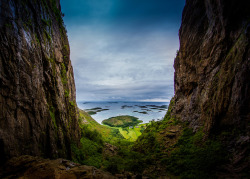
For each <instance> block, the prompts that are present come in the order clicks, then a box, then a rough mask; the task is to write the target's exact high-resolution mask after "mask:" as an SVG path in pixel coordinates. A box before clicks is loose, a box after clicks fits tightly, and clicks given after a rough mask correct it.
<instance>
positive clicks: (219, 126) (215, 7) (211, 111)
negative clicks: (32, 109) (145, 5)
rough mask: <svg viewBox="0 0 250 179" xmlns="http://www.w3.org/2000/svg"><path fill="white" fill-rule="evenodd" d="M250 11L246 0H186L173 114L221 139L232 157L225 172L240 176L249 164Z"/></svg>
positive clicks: (176, 62) (208, 134)
mask: <svg viewBox="0 0 250 179" xmlns="http://www.w3.org/2000/svg"><path fill="white" fill-rule="evenodd" d="M249 8H250V4H249V3H248V2H247V1H243V0H242V1H237V0H204V1H200V0H187V1H186V5H185V8H184V11H183V16H182V25H181V28H180V31H179V37H180V49H179V51H178V52H177V56H176V59H175V63H174V68H175V96H174V98H173V100H172V101H171V104H172V108H171V112H170V114H171V116H172V117H174V118H177V119H178V120H181V121H184V122H188V123H189V127H191V128H192V129H193V131H197V130H199V129H202V130H203V131H204V132H205V134H206V137H207V138H213V139H216V140H219V141H220V142H221V143H222V144H223V147H224V149H225V151H226V152H227V153H228V154H229V155H230V157H229V163H228V164H227V166H226V167H225V173H227V174H229V176H230V177H232V176H235V177H236V178H237V177H239V174H241V173H242V172H243V173H244V171H245V172H246V171H249V166H250V160H249V153H250V145H249V144H250V48H249V47H250V11H249ZM229 176H223V175H222V176H221V177H222V178H227V177H229ZM230 177H229V178H230Z"/></svg>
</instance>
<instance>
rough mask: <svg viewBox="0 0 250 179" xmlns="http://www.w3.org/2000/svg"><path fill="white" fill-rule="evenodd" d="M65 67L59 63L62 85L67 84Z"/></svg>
mask: <svg viewBox="0 0 250 179" xmlns="http://www.w3.org/2000/svg"><path fill="white" fill-rule="evenodd" d="M66 73H67V72H66V67H65V65H64V63H61V79H62V83H63V85H66V84H67V74H66Z"/></svg>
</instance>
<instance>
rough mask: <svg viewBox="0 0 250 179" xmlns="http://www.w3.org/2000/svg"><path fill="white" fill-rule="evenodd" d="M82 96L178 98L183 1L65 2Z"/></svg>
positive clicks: (79, 96)
mask: <svg viewBox="0 0 250 179" xmlns="http://www.w3.org/2000/svg"><path fill="white" fill-rule="evenodd" d="M61 3H62V11H63V12H64V13H65V18H64V21H65V24H66V26H67V29H68V36H69V41H70V45H71V60H72V63H73V67H74V74H75V80H76V88H77V100H78V101H80V100H154V99H156V100H161V99H165V100H166V99H170V98H171V97H172V96H173V73H174V69H173V61H174V57H175V54H176V50H177V49H178V46H179V41H178V29H179V26H180V21H181V11H182V8H183V6H184V0H177V1H168V0H157V1H156V0H143V1H142V0H71V1H67V0H61Z"/></svg>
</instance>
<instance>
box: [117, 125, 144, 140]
mask: <svg viewBox="0 0 250 179" xmlns="http://www.w3.org/2000/svg"><path fill="white" fill-rule="evenodd" d="M145 128H146V124H140V125H138V126H136V127H126V128H118V129H119V132H120V133H121V134H122V136H123V137H124V138H125V139H127V140H128V141H131V142H134V141H136V140H137V139H138V137H139V136H140V135H141V134H142V132H143V131H144V130H145Z"/></svg>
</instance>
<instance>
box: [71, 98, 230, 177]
mask: <svg viewBox="0 0 250 179" xmlns="http://www.w3.org/2000/svg"><path fill="white" fill-rule="evenodd" d="M173 106H174V102H173V101H171V105H170V107H169V110H172V108H173ZM79 123H80V126H81V130H82V139H81V146H80V147H77V146H76V145H72V151H73V153H74V156H73V158H74V160H75V161H76V162H79V163H81V164H86V165H93V166H96V167H98V168H102V169H104V170H107V171H109V172H111V173H113V174H115V173H122V172H123V171H127V172H132V173H133V174H141V173H142V172H143V171H147V170H149V169H150V168H151V167H152V166H155V167H158V168H159V169H160V171H161V174H163V175H168V176H172V177H177V178H214V177H215V172H216V167H217V166H218V165H221V164H223V162H225V161H226V154H225V153H224V152H223V148H222V145H221V144H220V142H219V141H218V140H216V139H214V140H211V139H210V140H205V134H204V132H203V129H202V128H201V129H200V130H199V131H198V132H196V133H195V132H193V131H192V130H191V129H190V128H188V123H182V122H180V121H178V120H176V119H175V118H174V116H171V115H170V112H169V111H168V113H167V114H166V116H165V117H164V119H163V120H162V121H157V122H156V121H151V122H150V123H149V124H141V125H138V126H136V127H110V126H106V125H100V124H99V123H97V122H96V121H95V120H94V119H93V118H92V117H91V116H90V115H89V114H88V113H87V112H85V111H82V110H80V118H79ZM116 125H117V123H116ZM118 125H120V124H119V123H118ZM142 132H143V133H142ZM141 133H142V135H141ZM106 143H109V144H112V145H114V146H116V149H115V151H114V152H113V153H112V154H109V155H108V154H107V153H106V152H105V151H106V148H107V146H106ZM148 175H149V176H150V177H152V178H154V177H156V176H159V172H157V171H155V170H153V171H151V172H149V174H148Z"/></svg>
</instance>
